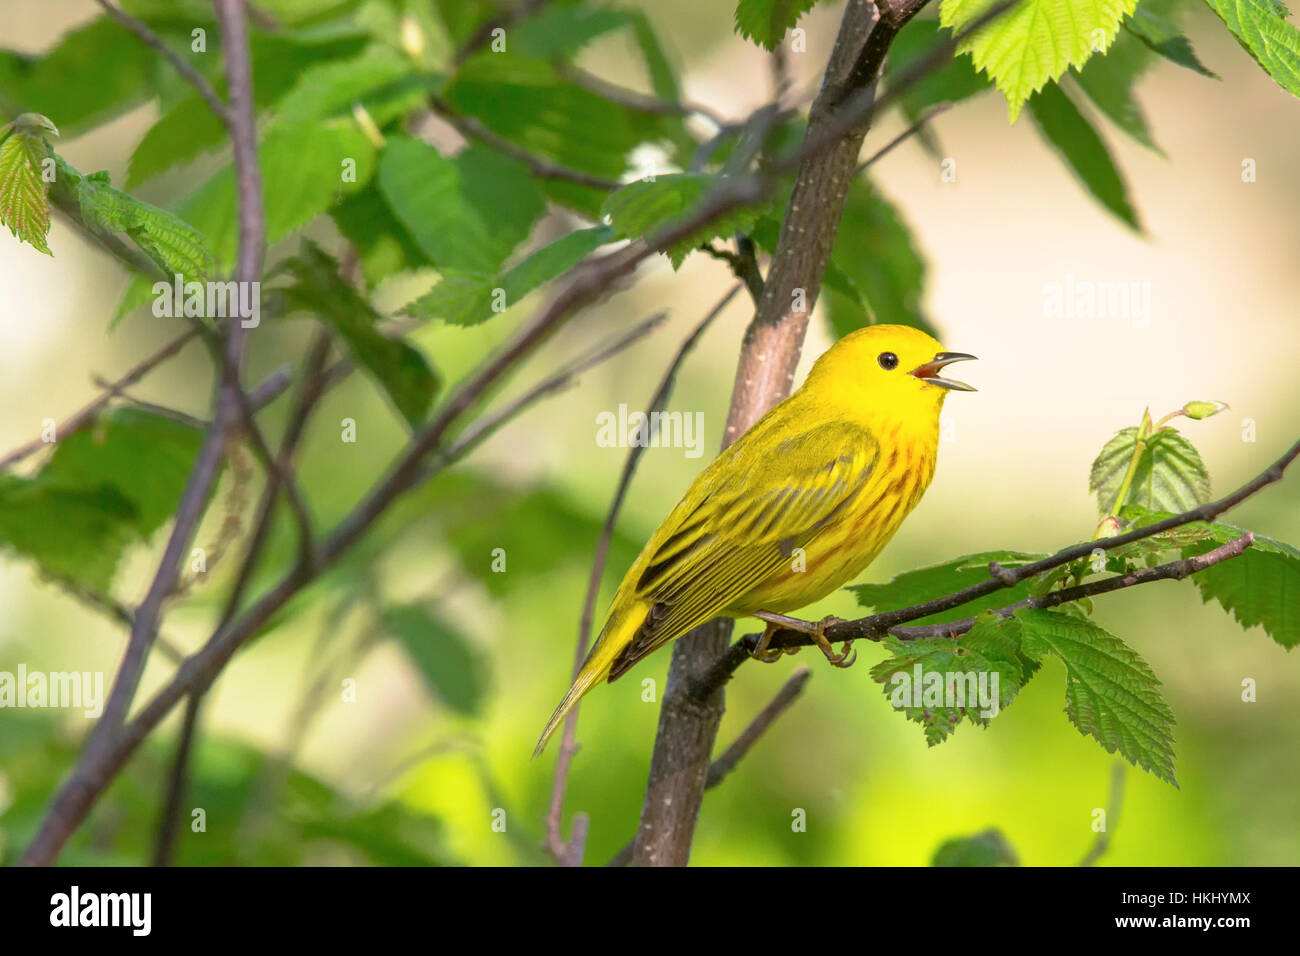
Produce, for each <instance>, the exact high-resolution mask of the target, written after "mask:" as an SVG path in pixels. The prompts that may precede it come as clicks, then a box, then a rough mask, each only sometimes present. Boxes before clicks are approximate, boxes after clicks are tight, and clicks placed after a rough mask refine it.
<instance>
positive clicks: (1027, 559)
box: [847, 551, 1046, 624]
mask: <svg viewBox="0 0 1300 956" xmlns="http://www.w3.org/2000/svg"><path fill="white" fill-rule="evenodd" d="M1044 557H1046V555H1045V554H1036V553H1032V552H1025V551H982V552H980V553H978V554H965V555H962V556H961V557H959V558H953V559H952V560H951V561H945V562H943V563H942V564H934V565H931V566H929V567H925V568H917V569H916V570H914V571H905V572H903V573H902V574H900V575H897V576H896V577H895V578H894V579H893V580H892V581H889V582H888V583H885V584H856V585H853V586H852V587H850V588H847V590H849V591H852V592H853V593H854V595H855V596H856V597H857V599H858V603H859V604H861V605H862V606H863V607H866V608H870V609H871V611H872V613H874V614H883V613H884V612H886V611H896V610H898V609H899V608H904V607H912V606H913V605H915V604H921V603H923V602H925V601H929V600H932V599H933V598H935V597H937V596H939V595H942V594H951V593H952V592H954V591H960V590H961V589H962V588H967V587H970V586H971V585H972V584H979V583H980V582H981V581H984V580H986V579H987V578H988V576H989V562H990V561H996V562H998V563H999V564H1000V565H1002V566H1003V567H1004V568H1018V567H1020V566H1021V565H1025V564H1029V563H1031V562H1033V561H1037V560H1038V559H1040V558H1044ZM1028 594H1029V582H1027V581H1022V582H1021V583H1020V584H1018V585H1016V586H1015V587H1012V588H1002V589H999V590H997V591H994V592H993V593H992V594H990V595H987V596H985V597H982V598H978V599H976V600H974V601H972V602H970V603H969V604H963V605H962V606H961V607H960V608H957V609H955V610H953V611H947V612H944V613H943V614H934V615H930V616H929V617H924V618H919V619H917V620H916V621H913V622H912V623H914V624H937V623H939V622H940V621H942V620H943V619H944V618H945V617H947V618H949V619H951V617H952V616H953V615H954V614H957V615H959V616H961V617H969V616H970V615H971V614H975V613H978V612H980V611H984V610H990V609H992V608H999V607H1005V606H1006V605H1008V604H1014V603H1015V602H1017V601H1019V600H1022V599H1023V598H1025V597H1027V596H1028Z"/></svg>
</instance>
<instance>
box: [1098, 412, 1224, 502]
mask: <svg viewBox="0 0 1300 956" xmlns="http://www.w3.org/2000/svg"><path fill="white" fill-rule="evenodd" d="M1137 436H1138V429H1137V428H1136V427H1133V426H1130V427H1128V428H1123V429H1121V430H1120V431H1119V432H1117V433H1116V434H1115V437H1113V438H1112V439H1111V440H1110V441H1108V442H1107V443H1106V445H1105V447H1104V448H1102V450H1101V452H1100V453H1099V454H1098V455H1097V458H1096V460H1094V461H1093V463H1092V471H1091V473H1090V474H1089V477H1088V488H1089V490H1090V491H1092V492H1094V493H1095V494H1096V496H1097V510H1098V513H1099V514H1100V515H1101V516H1102V517H1105V516H1106V515H1108V514H1110V513H1111V510H1112V508H1113V507H1115V505H1116V501H1115V497H1116V496H1117V495H1118V494H1119V489H1120V486H1121V485H1122V484H1123V481H1124V475H1125V473H1126V471H1127V470H1128V467H1129V462H1130V461H1131V460H1132V457H1133V451H1134V449H1135V448H1136V447H1137ZM1209 500H1210V474H1209V472H1208V471H1207V470H1206V467H1205V462H1203V461H1202V460H1201V456H1200V454H1199V453H1198V452H1197V451H1196V447H1195V446H1194V445H1193V444H1192V443H1191V442H1190V441H1188V440H1187V439H1186V438H1184V437H1183V436H1182V435H1181V434H1179V432H1178V431H1177V429H1174V428H1169V427H1165V428H1162V429H1160V430H1159V431H1157V432H1155V433H1154V434H1153V435H1150V436H1148V437H1147V439H1146V447H1145V448H1144V449H1143V451H1142V455H1141V457H1140V458H1139V459H1138V465H1137V469H1136V471H1135V472H1134V476H1133V482H1132V484H1131V485H1130V486H1129V491H1128V495H1127V496H1126V497H1125V500H1124V501H1122V502H1119V503H1118V504H1119V507H1120V508H1123V507H1125V506H1127V505H1137V506H1139V507H1141V508H1144V509H1146V510H1147V511H1168V512H1173V513H1178V512H1181V511H1188V510H1190V509H1192V508H1195V507H1196V506H1197V505H1203V504H1205V503H1206V502H1207V501H1209Z"/></svg>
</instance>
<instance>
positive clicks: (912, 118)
mask: <svg viewBox="0 0 1300 956" xmlns="http://www.w3.org/2000/svg"><path fill="white" fill-rule="evenodd" d="M947 40H948V38H947V37H946V36H944V35H943V34H942V33H941V32H940V26H939V21H938V20H922V19H919V18H914V19H912V20H911V21H909V22H908V24H907V25H906V26H905V27H903V29H902V30H900V31H899V32H898V36H896V37H895V38H894V42H893V43H891V44H890V46H889V58H888V59H887V60H886V61H885V83H886V85H887V88H888V89H891V90H892V89H895V85H896V83H897V81H898V79H899V78H900V77H903V76H905V75H907V73H908V71H910V70H912V69H914V68H916V66H917V64H919V63H920V62H922V60H924V59H925V58H926V57H927V56H929V55H930V54H932V53H933V52H934V51H935V50H936V49H937V48H938V47H939V46H941V45H942V44H944V43H946V42H947ZM992 88H993V84H992V83H991V82H990V81H989V78H988V77H987V76H985V75H983V74H982V73H979V72H977V71H976V69H975V65H974V64H973V63H972V62H971V59H970V57H967V56H954V57H952V58H951V59H949V60H947V61H946V62H944V63H943V64H942V65H941V66H940V67H939V68H938V69H936V70H934V71H932V72H927V73H926V74H925V75H924V76H923V77H922V78H921V79H919V80H917V81H916V82H914V83H912V84H911V85H910V86H908V87H906V88H903V89H900V90H899V92H898V94H897V95H898V102H899V106H900V107H901V108H902V111H903V115H904V116H905V117H906V118H907V120H908V122H909V123H915V122H916V121H917V120H919V119H920V118H921V116H922V114H923V113H925V111H926V110H928V109H929V108H930V107H932V106H937V105H938V104H940V103H954V104H955V103H960V102H961V101H962V100H966V99H969V98H970V97H972V96H975V95H976V94H978V93H982V92H984V91H985V90H989V89H992ZM919 136H920V138H921V142H922V143H923V144H924V145H925V146H926V148H927V149H929V150H930V151H931V152H932V153H934V154H936V155H937V154H938V153H939V147H938V143H937V141H936V140H935V138H934V134H933V132H932V131H931V130H930V128H929V126H925V127H922V128H921V130H920V133H919Z"/></svg>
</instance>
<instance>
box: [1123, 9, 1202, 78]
mask: <svg viewBox="0 0 1300 956" xmlns="http://www.w3.org/2000/svg"><path fill="white" fill-rule="evenodd" d="M1124 29H1125V30H1127V31H1128V32H1129V33H1131V34H1133V36H1135V37H1137V38H1138V39H1139V40H1141V41H1142V42H1143V43H1145V44H1146V45H1147V46H1148V47H1149V48H1151V49H1152V50H1154V51H1155V52H1156V53H1159V54H1160V55H1161V56H1163V57H1164V58H1165V59H1166V60H1169V61H1170V62H1171V63H1177V64H1178V65H1179V66H1182V67H1186V68H1187V69H1189V70H1192V71H1194V72H1196V73H1199V74H1201V76H1208V77H1209V78H1210V79H1212V80H1217V79H1219V74H1217V73H1215V72H1214V71H1213V70H1211V69H1209V68H1208V67H1207V66H1205V64H1204V63H1202V62H1201V61H1200V59H1199V58H1198V57H1197V56H1196V51H1194V50H1193V49H1192V43H1191V41H1190V40H1188V39H1187V37H1185V36H1183V35H1182V34H1180V33H1179V32H1178V28H1177V27H1176V26H1174V24H1172V23H1170V22H1169V21H1168V20H1166V19H1165V18H1164V17H1162V16H1160V15H1159V14H1158V13H1155V12H1154V11H1151V10H1148V9H1147V8H1146V7H1144V6H1139V7H1138V8H1137V11H1136V12H1135V13H1134V14H1133V16H1132V17H1130V18H1129V19H1128V20H1125V21H1124Z"/></svg>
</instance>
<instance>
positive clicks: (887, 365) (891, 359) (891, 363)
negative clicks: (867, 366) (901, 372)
mask: <svg viewBox="0 0 1300 956" xmlns="http://www.w3.org/2000/svg"><path fill="white" fill-rule="evenodd" d="M876 361H877V362H879V363H880V367H881V368H883V369H884V370H885V371H886V372H892V371H893V370H894V369H896V368H898V356H897V355H895V354H894V353H893V352H881V353H880V355H879V356H877V357H876Z"/></svg>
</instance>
